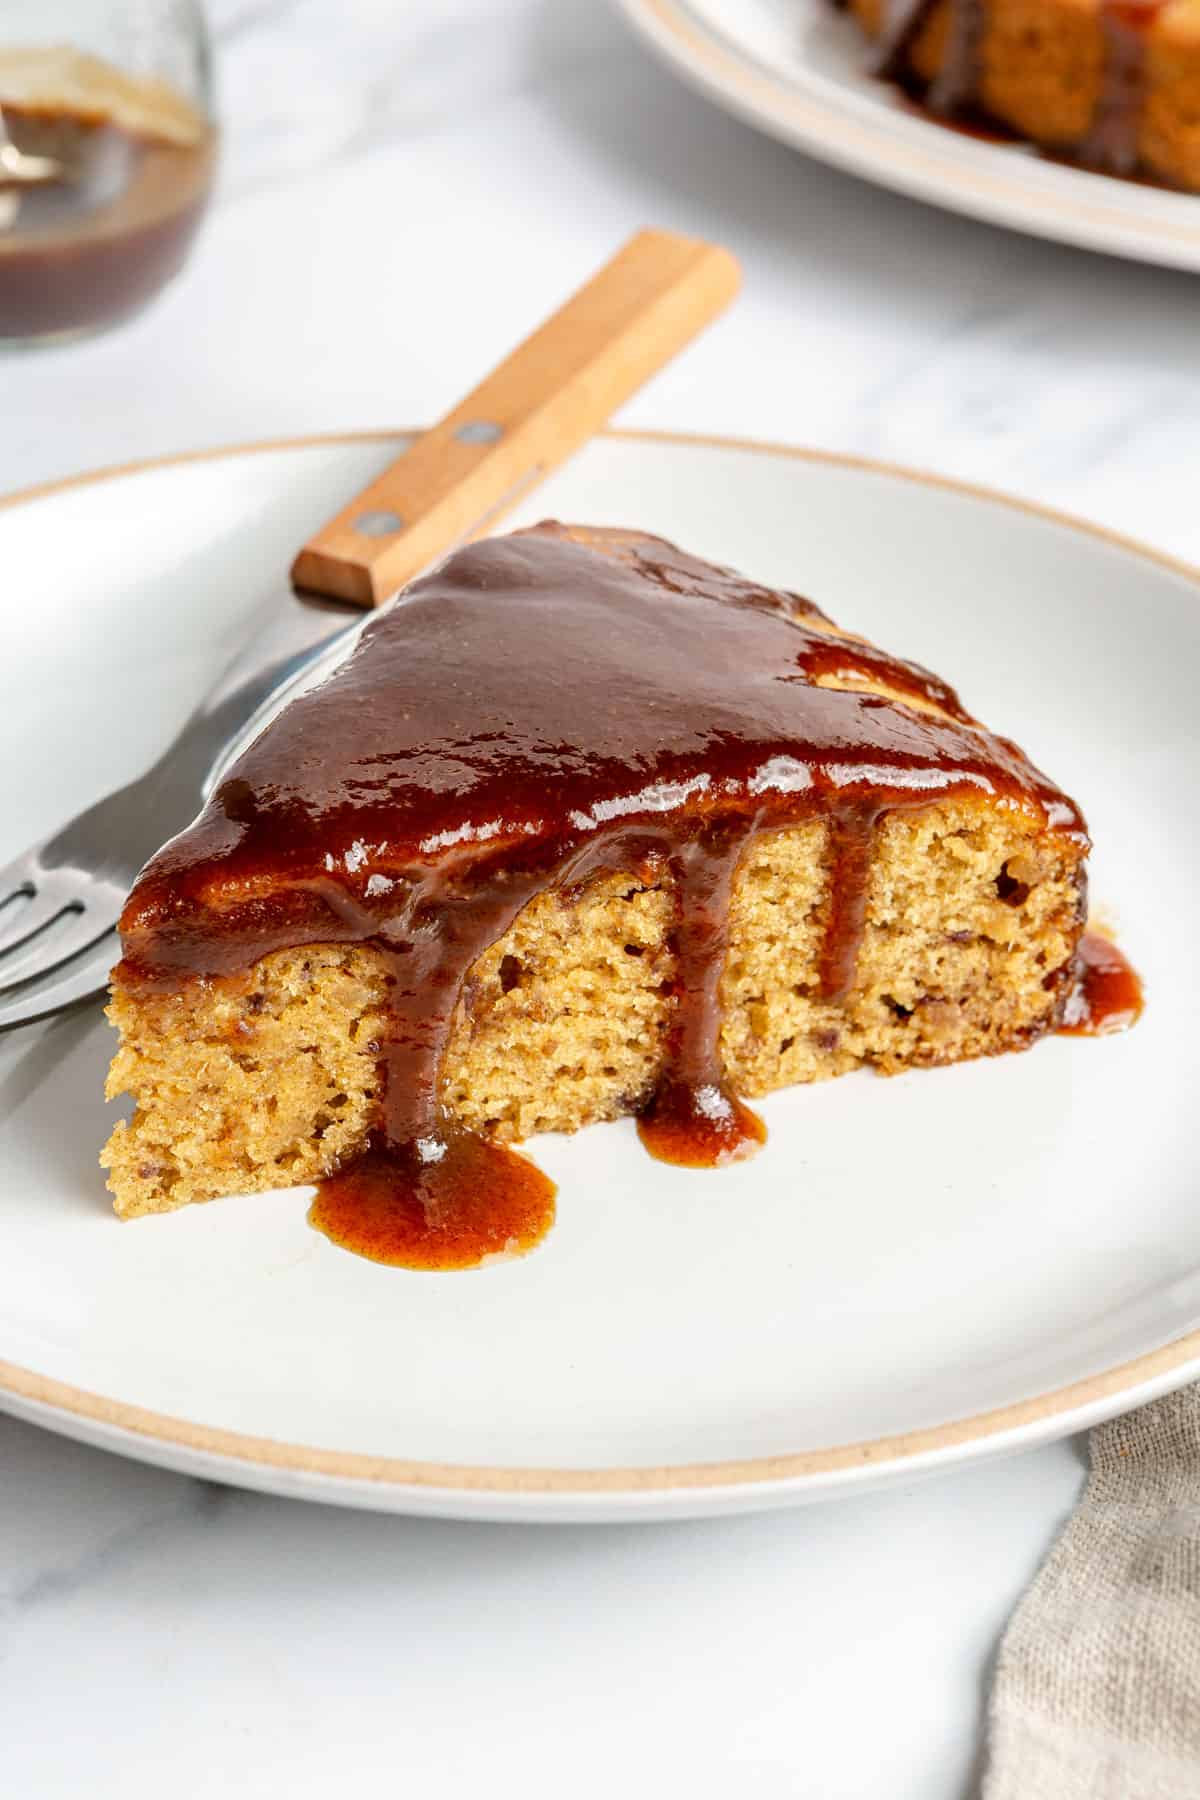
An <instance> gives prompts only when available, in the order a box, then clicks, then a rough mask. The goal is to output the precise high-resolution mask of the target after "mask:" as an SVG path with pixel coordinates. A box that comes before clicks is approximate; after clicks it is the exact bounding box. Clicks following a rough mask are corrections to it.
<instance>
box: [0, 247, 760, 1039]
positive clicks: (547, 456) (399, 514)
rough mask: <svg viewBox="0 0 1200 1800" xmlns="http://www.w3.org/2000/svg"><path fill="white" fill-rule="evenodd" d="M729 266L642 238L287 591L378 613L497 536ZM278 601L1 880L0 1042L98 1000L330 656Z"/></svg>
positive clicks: (726, 259)
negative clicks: (140, 928)
mask: <svg viewBox="0 0 1200 1800" xmlns="http://www.w3.org/2000/svg"><path fill="white" fill-rule="evenodd" d="M739 281H740V274H739V270H738V265H737V263H736V261H735V260H734V258H733V257H732V256H731V255H730V254H729V252H728V251H727V250H723V249H721V248H720V247H719V246H717V245H715V244H706V243H704V242H703V241H701V240H698V239H695V238H686V237H680V236H678V235H676V234H675V233H674V232H667V231H639V232H637V233H635V234H634V236H633V237H632V238H631V239H630V240H629V241H628V243H627V244H626V245H625V246H624V248H623V249H621V250H620V251H618V253H617V255H616V256H614V257H613V258H612V259H611V260H610V261H609V262H607V263H606V264H605V265H604V267H603V268H602V269H601V270H600V271H599V272H598V273H597V274H596V275H594V276H593V277H592V279H591V280H590V281H589V282H587V283H586V284H585V285H584V286H583V287H582V288H581V289H580V290H579V291H578V293H576V294H575V295H574V296H573V297H572V298H571V299H570V300H568V301H567V302H566V304H565V305H564V306H561V307H560V308H559V310H558V311H557V312H556V313H554V314H552V315H551V317H550V318H549V319H547V320H546V322H545V324H543V325H542V326H540V327H539V329H538V330H537V331H535V332H534V333H533V335H532V336H531V337H529V338H526V340H525V342H524V343H523V344H520V345H518V347H517V348H516V350H514V351H513V352H512V354H511V355H509V356H508V357H506V358H505V359H504V361H503V362H501V363H500V364H499V365H498V367H497V368H495V369H493V370H492V372H491V374H490V375H487V376H486V377H485V378H484V380H483V381H482V382H480V384H479V385H478V386H477V387H476V388H474V389H472V391H471V392H470V393H469V394H468V395H467V396H466V398H465V399H464V400H461V401H460V402H459V403H458V405H457V406H455V407H454V408H453V409H452V410H451V411H450V412H449V413H447V414H446V416H445V417H444V418H443V419H442V421H441V423H440V424H438V425H435V426H434V427H433V429H432V430H431V431H427V432H425V433H423V434H422V435H421V436H420V437H418V438H416V439H415V440H414V441H413V442H411V443H410V444H409V445H408V446H407V447H406V448H405V449H404V450H403V451H402V452H401V454H400V456H399V457H398V458H397V459H396V460H395V461H394V462H393V463H392V464H391V465H390V467H388V468H387V469H385V470H384V472H383V474H382V475H379V476H377V477H376V478H375V480H373V481H372V482H371V483H370V484H369V485H368V486H367V487H366V488H364V489H363V490H362V492H361V493H360V494H358V495H357V496H356V498H355V499H353V500H351V501H350V503H349V504H348V505H347V506H345V507H343V508H342V510H341V511H340V512H339V513H338V514H336V516H335V517H334V518H333V519H331V520H330V521H329V522H328V523H327V524H326V525H324V526H323V527H322V528H321V529H320V530H319V531H318V532H316V533H315V535H314V536H313V537H311V538H310V539H309V540H308V542H307V543H306V544H305V546H304V547H303V549H302V550H301V551H300V553H299V555H298V556H297V558H296V560H295V562H294V563H293V565H292V583H293V588H298V589H301V590H303V592H304V593H305V594H308V595H312V594H318V595H324V596H327V598H328V600H329V601H340V602H343V603H344V602H346V601H350V602H352V603H354V604H356V605H358V606H359V607H365V608H370V607H373V606H380V605H382V604H384V602H385V601H386V600H387V598H388V597H389V596H391V595H393V594H395V593H396V591H397V590H398V589H399V588H401V587H403V586H404V584H405V583H406V582H407V581H409V580H411V578H412V577H413V576H414V575H416V574H418V573H419V572H420V571H421V570H422V569H423V568H426V567H428V566H429V564H430V563H431V562H435V561H437V560H438V559H439V558H440V557H441V556H443V555H445V553H446V552H447V550H449V549H451V548H453V547H454V546H455V545H456V544H460V543H462V542H464V541H465V540H466V539H468V538H471V537H476V536H479V535H480V534H481V533H482V532H484V531H485V530H487V529H490V527H491V525H492V524H493V522H494V521H495V519H496V518H497V517H498V515H499V514H500V513H502V512H505V511H507V510H508V508H509V507H511V506H513V505H514V504H515V503H516V502H517V500H519V499H522V498H524V496H525V495H526V494H527V493H528V491H529V489H530V488H531V487H532V486H534V485H535V484H536V483H537V482H539V481H541V480H542V479H543V478H544V477H545V476H546V475H547V474H549V473H550V471H551V470H552V469H554V468H556V467H557V466H558V464H559V463H561V462H563V461H565V459H566V458H567V457H568V456H570V455H571V453H572V451H574V450H576V449H577V448H578V447H579V446H580V445H581V444H583V443H585V442H586V441H587V439H588V438H590V437H592V436H594V434H595V433H596V432H597V431H598V430H599V429H600V427H601V426H602V425H604V424H605V423H606V422H607V421H608V419H609V418H610V417H611V415H612V414H613V413H614V412H615V411H616V409H617V407H618V406H620V405H621V404H622V403H623V402H624V401H625V400H627V399H628V398H629V397H630V395H631V394H633V393H636V391H637V389H638V388H639V387H641V386H642V384H643V382H645V381H646V380H647V378H648V377H649V376H650V375H653V374H654V373H656V371H657V370H658V369H660V368H661V367H662V365H663V364H664V363H665V362H667V361H668V360H669V359H670V358H671V357H672V356H674V355H675V353H676V352H677V351H679V350H681V349H682V348H683V346H684V345H685V344H687V343H689V342H690V341H691V339H692V338H693V337H695V335H696V333H697V332H698V331H700V330H701V329H702V328H703V327H704V326H705V325H707V324H708V323H709V321H710V320H711V319H712V318H713V317H714V316H715V315H716V314H717V313H719V312H721V311H722V310H723V309H724V308H725V306H727V305H728V303H729V301H730V300H731V299H732V298H733V296H734V294H735V293H736V292H737V288H738V284H739ZM336 610H337V611H338V612H339V613H340V614H341V617H342V621H343V622H342V626H341V629H340V631H336V632H333V633H332V634H331V631H330V621H329V613H330V608H329V606H328V604H327V602H326V603H322V604H320V605H318V604H317V603H315V602H314V601H313V600H311V599H302V598H298V597H297V595H296V594H295V593H294V592H288V593H287V595H286V598H285V600H284V602H283V604H282V606H281V605H280V601H279V600H278V599H273V600H272V601H271V602H270V605H269V606H268V607H267V608H266V609H265V611H264V617H265V622H264V623H260V626H259V629H258V630H257V632H256V633H255V634H254V635H253V637H252V638H251V640H250V642H249V643H248V644H247V645H246V647H245V648H244V649H243V650H242V652H241V653H240V654H239V655H238V657H237V658H236V659H235V661H234V662H233V664H232V665H231V666H230V668H229V669H228V670H227V671H226V674H225V676H224V677H223V679H222V680H221V681H220V682H219V683H218V684H217V686H216V688H215V689H214V690H213V691H212V693H211V694H209V696H208V697H207V699H205V700H204V701H202V702H201V704H200V706H199V707H198V708H197V709H196V711H195V712H194V713H193V714H192V716H191V717H190V718H189V719H188V721H187V723H186V724H185V725H184V727H183V729H182V731H180V733H179V734H178V736H177V737H176V738H175V741H174V742H173V743H172V744H171V745H170V746H169V747H168V748H167V750H166V751H164V753H163V755H162V756H160V757H159V759H158V761H157V762H156V763H155V764H154V766H153V768H151V769H149V770H148V771H147V772H146V774H145V775H143V776H142V777H141V778H140V779H139V780H137V781H134V782H131V783H130V784H129V785H128V786H127V787H123V788H118V789H117V791H116V792H115V793H112V794H109V795H108V796H107V797H106V798H105V799H103V800H100V801H98V802H97V803H96V805H95V806H92V807H89V808H88V810H87V811H86V812H83V813H80V815H79V817H78V818H76V819H73V820H72V821H71V823H70V824H69V825H66V826H64V828H63V829H62V830H61V831H59V832H58V833H56V834H55V835H54V836H53V837H50V838H47V839H46V840H45V842H43V843H41V844H37V845H35V846H34V848H33V849H32V850H29V851H27V852H26V853H25V855H24V856H19V857H18V858H17V859H16V861H15V862H12V863H10V864H9V865H8V867H7V868H6V869H0V1031H5V1030H10V1029H12V1028H13V1027H15V1026H17V1025H28V1024H32V1023H33V1022H34V1021H35V1020H38V1019H44V1018H46V1017H47V1016H49V1015H50V1014H51V1013H56V1012H61V1011H62V1010H64V1009H65V1008H66V1007H69V1006H76V1005H79V1004H81V1003H82V1002H84V1001H88V1000H93V999H95V997H96V996H97V995H98V994H99V993H102V992H103V990H104V988H105V986H106V984H107V979H108V971H109V968H110V966H111V964H112V962H113V960H114V956H115V952H116V948H117V944H116V935H115V928H116V926H117V922H118V920H119V918H120V915H121V911H122V908H123V905H124V901H125V896H126V894H127V893H128V891H129V888H130V887H131V885H132V884H133V882H134V880H135V878H136V876H137V874H138V872H139V870H140V869H141V867H142V865H143V863H144V862H145V861H146V859H147V858H148V857H149V856H150V855H152V854H153V853H154V851H155V850H157V849H158V847H159V845H160V844H162V843H163V841H164V839H166V838H168V837H170V836H171V835H172V834H173V833H174V832H176V831H178V830H179V829H180V828H181V827H182V826H184V825H186V824H187V823H188V821H189V820H190V819H191V817H192V815H193V813H194V812H195V808H196V802H197V800H198V799H202V798H204V797H205V794H206V790H207V788H208V787H209V785H210V784H211V782H212V780H213V772H214V770H219V769H220V768H221V767H222V766H223V764H224V763H225V761H226V760H227V753H228V751H229V749H230V747H231V745H232V744H233V743H234V742H236V741H237V740H238V739H239V737H241V736H242V735H243V734H245V733H246V732H247V721H249V722H250V723H249V728H248V729H249V731H250V732H253V730H255V729H256V728H257V727H258V726H261V724H262V723H263V722H264V720H265V718H266V717H267V716H268V714H269V713H270V712H271V711H273V710H276V709H277V706H278V704H279V703H281V701H282V699H283V698H284V697H285V695H286V694H287V693H290V692H291V690H292V688H293V687H294V685H295V682H296V680H297V679H298V678H300V677H302V676H303V675H304V674H305V673H306V671H308V670H309V668H310V666H311V665H312V664H313V663H314V661H315V660H316V659H318V658H320V657H321V656H322V654H323V652H325V651H326V650H330V651H331V654H332V650H331V646H334V645H335V640H336V639H339V638H344V637H345V636H346V635H347V634H348V633H350V632H352V631H353V630H354V629H355V628H356V624H357V621H356V622H355V624H354V625H349V626H348V625H346V624H345V606H344V604H343V605H342V606H341V607H339V608H337V609H336Z"/></svg>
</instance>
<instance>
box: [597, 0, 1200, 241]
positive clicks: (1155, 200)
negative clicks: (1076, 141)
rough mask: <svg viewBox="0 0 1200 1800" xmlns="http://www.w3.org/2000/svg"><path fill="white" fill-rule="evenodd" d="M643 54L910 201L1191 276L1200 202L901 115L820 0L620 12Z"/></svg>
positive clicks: (851, 34) (864, 52)
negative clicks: (645, 46) (642, 43)
mask: <svg viewBox="0 0 1200 1800" xmlns="http://www.w3.org/2000/svg"><path fill="white" fill-rule="evenodd" d="M620 5H621V7H622V10H623V11H624V13H625V14H626V16H627V18H628V19H629V20H630V22H631V23H632V24H633V25H634V26H635V27H636V28H637V30H638V31H639V32H640V33H641V35H642V36H643V37H644V38H645V39H646V41H647V42H648V43H649V44H650V46H651V47H652V48H653V49H654V50H655V51H656V52H657V53H658V54H659V55H660V56H662V57H663V58H664V59H665V61H667V62H668V63H670V64H671V66H672V67H673V68H674V69H675V70H676V71H677V72H678V73H679V74H680V75H682V76H684V77H685V78H686V79H687V80H688V81H690V82H691V83H692V84H693V86H695V87H698V88H699V89H700V91H701V92H702V93H704V94H707V95H708V97H709V98H710V99H712V100H716V101H717V102H718V103H719V104H720V105H722V106H725V107H728V108H729V110H730V111H731V112H735V113H737V114H739V115H740V116H741V117H742V118H744V119H748V120H749V121H750V123H751V124H752V125H757V126H758V127H759V128H760V129H761V130H763V131H767V132H770V134H771V135H772V136H773V137H778V138H782V139H783V140H784V142H785V143H788V144H795V145H797V146H798V147H799V148H800V149H801V150H807V151H808V153H809V155H811V156H818V157H820V158H821V159H822V160H823V161H825V162H831V163H835V164H836V165H837V166H838V167H839V168H843V169H849V170H850V171H851V173H852V174H855V175H862V176H864V177H865V178H866V179H867V180H868V181H875V182H879V183H880V184H882V186H884V187H889V188H897V189H898V190H899V191H900V192H901V193H903V194H911V195H912V196H913V197H914V198H915V199H917V200H927V201H929V202H931V203H932V204H933V205H935V206H946V207H949V208H950V209H951V210H952V211H954V212H962V213H969V214H971V216H972V217H974V218H977V219H986V220H987V221H988V222H989V223H990V224H993V225H1008V226H1011V227H1012V228H1013V229H1014V230H1016V231H1029V232H1032V233H1033V234H1034V235H1035V236H1036V237H1046V238H1055V239H1057V240H1059V241H1060V242H1062V243H1065V244H1080V245H1082V246H1083V247H1084V248H1085V249H1088V250H1106V251H1109V252H1110V253H1111V254H1113V255H1115V256H1129V257H1133V258H1135V259H1136V260H1138V261H1140V262H1152V263H1167V264H1169V265H1171V266H1172V267H1175V268H1180V269H1200V198H1197V196H1195V195H1192V194H1177V193H1169V192H1167V191H1166V190H1163V189H1157V188H1153V187H1145V186H1140V185H1138V184H1136V183H1134V182H1128V181H1119V180H1115V179H1113V178H1112V177H1111V176H1107V175H1100V174H1095V173H1092V172H1091V171H1089V170H1086V169H1072V168H1068V167H1065V166H1063V165H1060V164H1058V163H1054V162H1050V161H1047V160H1045V159H1043V158H1041V157H1038V156H1037V155H1036V154H1035V153H1034V152H1032V151H1031V150H1030V149H1029V148H1027V147H1026V146H1024V145H1021V144H992V143H986V142H982V141H980V140H978V139H974V138H970V137H967V136H964V135H963V134H962V133H961V132H955V131H948V130H946V128H945V127H944V126H941V125H938V124H936V123H934V122H933V121H932V120H929V119H923V118H921V117H919V116H918V115H916V114H914V113H912V112H910V111H907V110H905V109H904V107H903V106H902V105H901V103H900V100H899V98H898V96H897V95H896V94H895V93H894V92H893V91H892V89H890V88H889V87H888V86H886V85H885V84H884V83H882V82H877V81H873V80H871V78H870V77H869V76H868V75H867V74H866V73H865V72H864V71H865V66H866V64H867V61H868V59H869V54H870V52H869V47H868V45H867V43H866V40H865V39H864V37H863V35H862V33H861V31H860V30H859V28H858V26H857V25H856V24H855V22H854V20H853V19H852V18H850V17H848V16H847V15H845V14H838V13H836V12H835V11H834V10H833V8H832V7H831V6H829V4H828V0H620Z"/></svg>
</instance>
